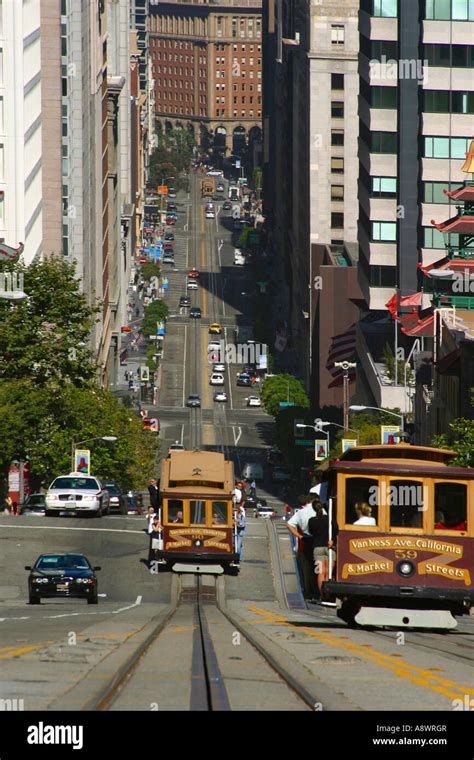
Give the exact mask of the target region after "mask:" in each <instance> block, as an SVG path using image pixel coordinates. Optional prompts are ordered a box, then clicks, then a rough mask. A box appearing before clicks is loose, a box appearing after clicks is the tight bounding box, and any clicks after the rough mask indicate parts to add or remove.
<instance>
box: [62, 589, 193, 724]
mask: <svg viewBox="0 0 474 760" xmlns="http://www.w3.org/2000/svg"><path fill="white" fill-rule="evenodd" d="M174 578H175V576H173V580H174ZM176 580H177V579H176ZM178 588H179V585H178V583H173V584H172V591H171V597H172V599H171V604H170V606H169V607H168V608H167V609H165V610H164V611H163V613H162V614H161V615H157V616H156V617H154V618H152V620H150V621H149V622H148V623H146V624H145V625H144V626H143V628H141V629H140V630H139V631H137V632H136V633H134V634H133V635H132V636H130V638H128V639H127V640H126V641H125V642H124V643H123V644H121V645H120V646H119V647H118V649H116V650H115V651H113V652H111V653H110V654H108V655H107V656H106V657H104V659H103V660H102V661H101V662H99V663H98V664H97V666H95V667H93V668H92V670H90V671H89V672H88V673H87V674H86V675H85V676H84V677H83V678H82V679H81V680H80V681H79V682H77V683H75V684H73V685H72V686H71V689H70V690H69V691H68V692H67V693H66V694H63V695H61V696H60V697H57V698H56V699H55V700H54V701H53V702H51V703H50V704H49V705H48V708H47V709H48V710H58V711H69V710H70V711H78V712H88V711H101V710H106V709H107V707H108V705H109V703H110V702H111V701H113V699H114V696H115V694H114V692H115V691H116V690H117V689H118V688H119V687H120V685H121V683H122V682H123V681H124V680H125V679H126V678H127V676H128V674H129V673H130V672H131V671H132V670H133V668H134V667H135V665H136V664H137V662H138V660H139V659H140V657H141V656H142V655H143V654H144V652H145V651H146V650H147V649H148V647H149V646H150V645H151V644H152V643H153V641H154V640H155V639H156V637H157V636H158V635H159V634H160V633H161V631H162V630H163V628H164V627H165V626H166V625H167V623H168V622H169V620H170V618H171V617H172V616H173V615H174V613H175V611H176V608H177V605H178V598H179V594H178Z"/></svg>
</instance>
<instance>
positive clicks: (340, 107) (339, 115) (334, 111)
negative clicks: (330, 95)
mask: <svg viewBox="0 0 474 760" xmlns="http://www.w3.org/2000/svg"><path fill="white" fill-rule="evenodd" d="M331 118H332V119H343V118H344V103H343V102H342V101H340V100H333V101H332V102H331Z"/></svg>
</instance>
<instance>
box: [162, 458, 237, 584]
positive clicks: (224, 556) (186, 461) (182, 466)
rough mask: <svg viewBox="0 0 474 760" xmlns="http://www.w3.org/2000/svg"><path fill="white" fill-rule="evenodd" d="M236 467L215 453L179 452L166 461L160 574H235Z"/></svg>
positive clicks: (163, 479) (163, 472)
mask: <svg viewBox="0 0 474 760" xmlns="http://www.w3.org/2000/svg"><path fill="white" fill-rule="evenodd" d="M234 482H235V480H234V464H233V462H231V461H229V460H226V459H225V457H224V455H223V454H221V453H218V452H212V451H199V450H194V451H174V450H172V449H170V450H169V453H168V457H167V458H166V459H164V460H163V461H162V465H161V480H160V496H161V505H160V509H159V518H160V522H161V524H162V533H161V535H162V538H161V543H162V547H161V548H160V549H156V550H155V551H154V552H153V556H154V559H155V560H156V561H157V563H158V569H159V570H160V571H161V570H166V569H170V570H173V571H174V572H177V573H206V574H208V573H211V574H217V575H220V574H222V573H228V574H233V575H236V574H237V573H238V571H239V568H240V564H239V556H238V554H237V553H236V551H235V545H236V532H235V531H236V528H235V526H234V520H233V504H232V491H233V489H234Z"/></svg>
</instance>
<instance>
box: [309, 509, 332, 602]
mask: <svg viewBox="0 0 474 760" xmlns="http://www.w3.org/2000/svg"><path fill="white" fill-rule="evenodd" d="M313 509H314V511H315V515H314V517H311V518H310V520H309V522H308V533H310V534H311V535H312V537H313V559H314V568H315V572H316V574H317V581H318V589H319V593H320V594H321V604H324V605H330V606H333V605H334V602H330V601H326V600H324V601H323V591H322V589H323V583H324V582H325V581H327V580H328V578H329V550H330V549H332V562H333V563H334V562H335V555H336V552H335V549H334V545H335V542H336V537H337V534H338V532H339V529H338V527H337V523H336V522H335V521H334V519H333V523H332V538H331V539H330V538H329V516H328V515H327V513H326V510H325V509H324V507H323V505H322V504H321V502H320V501H319V499H316V500H315V501H314V502H313Z"/></svg>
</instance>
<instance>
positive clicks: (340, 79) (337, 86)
mask: <svg viewBox="0 0 474 760" xmlns="http://www.w3.org/2000/svg"><path fill="white" fill-rule="evenodd" d="M343 89H344V74H331V90H343Z"/></svg>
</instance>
